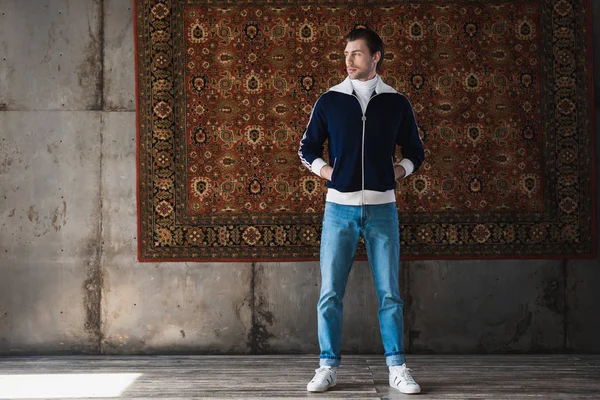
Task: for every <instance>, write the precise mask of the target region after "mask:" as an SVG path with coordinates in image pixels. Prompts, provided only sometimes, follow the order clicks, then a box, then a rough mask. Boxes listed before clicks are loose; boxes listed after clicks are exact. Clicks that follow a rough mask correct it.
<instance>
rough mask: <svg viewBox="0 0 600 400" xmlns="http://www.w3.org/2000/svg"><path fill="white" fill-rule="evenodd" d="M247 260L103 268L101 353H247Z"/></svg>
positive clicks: (120, 263)
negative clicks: (230, 262) (239, 262)
mask: <svg viewBox="0 0 600 400" xmlns="http://www.w3.org/2000/svg"><path fill="white" fill-rule="evenodd" d="M251 271H252V268H251V266H250V265H249V264H243V263H242V264H225V263H215V264H198V263H160V264H149V263H144V264H139V263H135V262H133V261H132V259H131V257H126V256H123V257H117V258H115V259H113V263H112V264H111V265H105V267H104V268H103V272H102V274H103V280H104V290H103V292H102V337H103V339H102V352H103V353H105V354H132V353H203V354H213V353H216V354H219V353H228V354H243V353H249V352H250V345H249V343H250V341H251V340H250V336H251V328H252V327H251V307H250V302H251V298H252V297H251V293H250V282H251V279H252V273H251Z"/></svg>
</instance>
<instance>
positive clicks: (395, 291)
mask: <svg viewBox="0 0 600 400" xmlns="http://www.w3.org/2000/svg"><path fill="white" fill-rule="evenodd" d="M361 235H362V237H363V238H364V239H365V244H366V248H367V257H368V259H369V264H370V265H371V272H372V273H373V278H374V281H375V289H376V290H377V297H378V303H379V329H380V331H381V338H382V341H383V347H384V350H385V357H386V364H387V365H389V366H392V365H402V364H403V363H404V347H403V336H402V335H403V320H402V308H403V306H404V303H403V302H402V299H401V298H400V289H399V286H398V272H399V268H400V238H399V230H398V212H397V211H396V204H395V203H388V204H377V205H366V206H347V205H340V204H335V203H331V202H327V203H326V204H325V215H324V217H323V232H322V235H321V295H320V298H319V303H318V305H317V312H318V332H319V345H320V347H321V354H320V365H321V366H338V365H340V361H341V355H340V348H341V343H342V313H343V310H344V305H343V298H344V292H345V291H346V283H347V281H348V275H349V273H350V269H351V268H352V263H353V261H354V255H355V252H356V246H357V244H358V239H359V236H361Z"/></svg>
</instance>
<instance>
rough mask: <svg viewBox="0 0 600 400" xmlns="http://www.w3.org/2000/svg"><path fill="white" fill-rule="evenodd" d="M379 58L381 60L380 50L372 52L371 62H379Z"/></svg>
mask: <svg viewBox="0 0 600 400" xmlns="http://www.w3.org/2000/svg"><path fill="white" fill-rule="evenodd" d="M380 60H381V52H380V51H376V52H375V54H373V62H374V63H376V64H379V61H380Z"/></svg>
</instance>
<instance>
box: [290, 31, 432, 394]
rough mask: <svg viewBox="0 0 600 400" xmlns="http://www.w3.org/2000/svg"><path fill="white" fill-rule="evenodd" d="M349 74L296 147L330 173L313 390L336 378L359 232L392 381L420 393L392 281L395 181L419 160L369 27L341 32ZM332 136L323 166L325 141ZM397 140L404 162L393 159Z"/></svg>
mask: <svg viewBox="0 0 600 400" xmlns="http://www.w3.org/2000/svg"><path fill="white" fill-rule="evenodd" d="M345 41H346V48H345V51H344V54H345V59H346V67H347V72H348V77H347V78H346V79H345V80H344V81H343V82H342V83H340V84H339V85H336V86H334V87H332V88H330V89H329V90H328V91H327V92H326V93H324V94H323V95H322V96H321V97H319V99H318V100H317V102H316V104H315V106H314V109H313V111H312V114H311V116H310V120H309V122H308V126H307V128H306V131H305V132H304V135H303V137H302V140H301V142H300V149H299V151H298V154H299V156H300V159H301V160H302V163H303V164H304V165H305V166H306V167H307V168H309V169H310V170H311V171H313V172H314V173H315V174H317V175H319V176H321V177H323V178H324V179H326V180H327V183H326V186H327V188H328V190H327V198H326V204H325V214H324V217H323V231H322V235H321V278H322V281H321V294H320V298H319V303H318V305H317V310H318V335H319V345H320V348H321V353H320V368H318V369H317V370H315V372H316V374H315V377H314V378H313V379H312V380H311V381H310V382H309V383H308V385H307V390H308V391H310V392H323V391H326V390H327V389H329V388H330V387H332V386H335V384H336V378H337V374H336V368H337V367H338V366H339V365H340V361H341V356H340V348H341V339H342V311H343V302H342V301H343V297H344V292H345V289H346V282H347V280H348V274H349V273H350V268H351V267H352V263H353V259H354V254H355V251H356V246H357V243H358V239H359V236H362V237H363V238H364V240H365V244H366V248H367V256H368V258H369V263H370V265H371V271H372V273H373V278H374V281H375V287H376V290H377V296H378V302H379V325H380V331H381V337H382V340H383V346H384V350H385V357H386V364H387V365H388V366H389V371H390V373H389V382H390V386H391V387H393V388H395V389H398V390H399V391H400V392H402V393H407V394H412V393H420V391H421V388H420V386H419V385H418V384H417V383H416V382H415V381H414V379H413V378H412V376H411V374H410V372H409V370H408V368H406V364H405V358H404V347H403V319H402V318H403V317H402V308H403V305H404V303H403V302H402V299H401V298H400V290H399V284H398V276H399V267H400V241H399V229H398V212H397V210H396V197H395V194H394V188H395V187H396V180H397V179H402V178H405V177H406V176H408V175H410V174H411V173H412V172H414V171H416V170H417V169H418V168H419V166H420V165H421V164H422V163H423V160H424V158H425V156H424V151H423V143H422V142H421V139H420V137H419V133H418V129H417V124H416V122H415V116H414V113H413V110H412V107H411V105H410V103H409V101H408V100H407V99H406V97H404V96H403V95H401V94H400V93H398V92H396V91H395V90H394V89H392V88H391V87H390V86H388V85H386V84H385V83H384V82H383V81H382V80H381V78H380V77H379V75H378V74H377V68H378V67H379V65H380V64H381V61H382V60H383V42H382V40H381V38H380V37H379V35H377V34H376V33H375V32H373V31H372V30H370V29H364V28H357V29H354V30H352V31H351V32H350V33H349V34H348V36H346V38H345ZM326 140H329V144H328V152H329V163H330V164H331V165H330V164H327V163H326V162H325V161H324V160H323V144H324V143H325V141H326ZM396 146H400V147H401V148H402V155H403V157H404V158H403V159H402V160H401V161H400V162H399V163H398V164H394V154H395V149H396Z"/></svg>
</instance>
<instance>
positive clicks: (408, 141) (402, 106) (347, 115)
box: [298, 78, 425, 204]
mask: <svg viewBox="0 0 600 400" xmlns="http://www.w3.org/2000/svg"><path fill="white" fill-rule="evenodd" d="M327 139H328V152H329V164H330V165H331V166H332V167H333V174H332V178H331V181H328V182H327V187H328V188H329V189H330V191H331V190H332V189H333V191H335V192H336V195H337V196H336V198H337V199H341V200H340V201H338V202H340V203H343V204H355V203H356V202H357V201H358V203H360V204H364V203H367V202H366V201H361V200H356V199H357V198H359V197H357V196H356V194H357V193H358V192H365V191H367V192H371V194H372V195H373V194H374V195H375V197H379V199H375V200H371V201H370V203H381V202H389V200H390V199H391V198H394V197H393V189H394V188H395V187H396V180H395V179H394V154H395V150H396V146H400V147H401V149H402V155H403V157H404V159H408V160H410V162H411V163H412V167H413V170H414V171H416V170H417V169H418V168H419V167H420V166H421V164H422V163H423V160H424V158H425V154H424V150H423V143H422V141H421V138H420V137H419V132H418V129H417V123H416V121H415V116H414V112H413V109H412V107H411V105H410V102H409V101H408V99H407V98H406V97H405V96H403V95H402V94H400V93H398V92H397V91H395V90H394V89H393V88H392V87H390V86H389V85H386V84H385V83H383V81H381V79H379V81H378V84H377V86H376V88H375V92H374V93H373V95H372V96H371V98H370V100H369V103H368V105H367V108H366V112H365V114H364V115H363V112H362V108H361V105H360V101H359V100H358V98H357V97H356V95H355V94H354V93H353V89H352V83H351V82H350V79H349V78H346V80H345V81H344V82H342V83H341V84H339V85H336V86H334V87H332V88H331V89H329V90H328V91H327V92H325V93H324V94H323V95H321V97H319V99H318V100H317V102H316V104H315V106H314V108H313V112H312V114H311V117H310V120H309V122H308V125H307V127H306V130H305V132H304V135H303V137H302V140H301V142H300V149H299V151H298V154H299V156H300V159H301V160H302V163H303V164H304V165H305V166H306V167H307V168H309V169H311V170H312V171H313V172H315V173H316V174H319V172H320V169H321V167H322V166H323V164H324V161H322V157H323V147H324V146H323V145H324V143H325V141H326V140H327ZM400 164H402V165H404V166H405V169H407V173H409V174H410V173H411V172H412V171H410V163H408V164H407V163H406V161H404V162H402V161H401V162H400ZM407 166H408V168H407ZM390 191H391V195H390ZM372 192H387V196H386V198H387V199H388V200H386V201H382V200H381V196H379V195H378V194H377V193H372ZM340 196H341V197H340ZM390 196H391V197H390ZM353 199H354V200H353ZM361 199H362V200H364V199H365V197H364V194H363V195H362V197H361ZM371 199H373V197H372V196H371ZM328 200H329V194H328ZM392 201H395V198H394V200H392Z"/></svg>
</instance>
